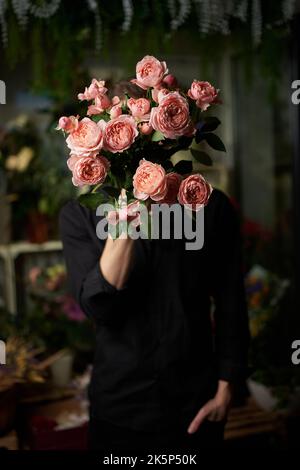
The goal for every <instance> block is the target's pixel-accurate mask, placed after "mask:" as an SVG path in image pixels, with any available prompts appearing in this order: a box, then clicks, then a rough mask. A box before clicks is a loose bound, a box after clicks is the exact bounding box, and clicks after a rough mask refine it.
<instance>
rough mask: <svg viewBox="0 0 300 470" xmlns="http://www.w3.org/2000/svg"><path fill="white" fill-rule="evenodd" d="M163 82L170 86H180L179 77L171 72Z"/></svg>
mask: <svg viewBox="0 0 300 470" xmlns="http://www.w3.org/2000/svg"><path fill="white" fill-rule="evenodd" d="M163 83H164V84H165V85H166V86H167V87H169V88H176V87H177V86H178V82H177V79H176V78H175V77H174V75H172V74H170V73H169V75H166V76H165V77H164V79H163Z"/></svg>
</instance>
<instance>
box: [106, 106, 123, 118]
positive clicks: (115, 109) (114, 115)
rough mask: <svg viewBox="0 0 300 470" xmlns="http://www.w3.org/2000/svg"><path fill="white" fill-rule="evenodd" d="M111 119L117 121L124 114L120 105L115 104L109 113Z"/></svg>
mask: <svg viewBox="0 0 300 470" xmlns="http://www.w3.org/2000/svg"><path fill="white" fill-rule="evenodd" d="M109 114H110V118H111V119H116V118H117V117H119V116H121V114H122V106H121V105H120V104H115V105H114V106H112V108H111V109H110V111H109Z"/></svg>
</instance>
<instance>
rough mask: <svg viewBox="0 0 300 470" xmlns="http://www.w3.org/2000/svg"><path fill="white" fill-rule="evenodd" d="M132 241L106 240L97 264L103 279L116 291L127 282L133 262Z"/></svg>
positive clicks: (130, 239) (126, 239) (120, 239)
mask: <svg viewBox="0 0 300 470" xmlns="http://www.w3.org/2000/svg"><path fill="white" fill-rule="evenodd" d="M133 244H134V240H133V239H132V238H130V237H127V238H122V236H121V237H120V238H117V239H115V240H113V239H112V238H111V237H110V236H108V238H107V239H106V242H105V246H104V249H103V252H102V254H101V257H100V260H99V263H100V269H101V272H102V274H103V276H104V277H105V279H106V280H107V281H108V282H109V283H110V284H111V285H113V286H115V287H116V288H117V289H122V287H123V286H124V284H125V283H126V281H127V278H128V276H129V273H130V269H131V267H132V261H133V248H134V245H133Z"/></svg>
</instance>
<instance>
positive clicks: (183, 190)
mask: <svg viewBox="0 0 300 470" xmlns="http://www.w3.org/2000/svg"><path fill="white" fill-rule="evenodd" d="M212 190H213V188H212V186H211V185H210V184H209V183H208V181H206V180H205V178H203V176H202V175H200V174H193V175H190V176H188V177H187V178H185V179H184V180H183V181H182V182H181V184H180V187H179V192H178V196H177V199H178V201H179V203H180V204H188V205H191V208H192V209H193V210H196V211H198V210H200V209H201V208H202V207H203V206H205V205H206V204H207V203H208V200H209V197H210V195H211V192H212Z"/></svg>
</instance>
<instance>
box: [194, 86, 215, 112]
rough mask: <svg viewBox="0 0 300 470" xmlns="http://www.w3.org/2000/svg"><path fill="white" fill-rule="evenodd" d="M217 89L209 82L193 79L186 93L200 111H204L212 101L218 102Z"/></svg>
mask: <svg viewBox="0 0 300 470" xmlns="http://www.w3.org/2000/svg"><path fill="white" fill-rule="evenodd" d="M219 91H220V90H219V89H216V88H215V87H213V86H212V85H211V84H210V83H209V82H200V81H199V80H194V81H193V83H192V84H191V88H190V89H189V90H188V93H187V94H188V96H189V97H190V98H191V99H192V100H195V101H196V105H197V106H198V108H200V109H201V111H205V110H206V109H207V108H208V107H209V106H210V105H211V104H212V103H218V102H220V101H219V99H218V92H219Z"/></svg>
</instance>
